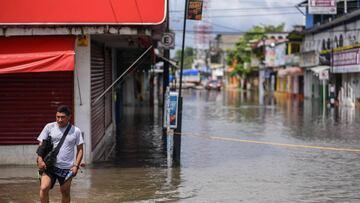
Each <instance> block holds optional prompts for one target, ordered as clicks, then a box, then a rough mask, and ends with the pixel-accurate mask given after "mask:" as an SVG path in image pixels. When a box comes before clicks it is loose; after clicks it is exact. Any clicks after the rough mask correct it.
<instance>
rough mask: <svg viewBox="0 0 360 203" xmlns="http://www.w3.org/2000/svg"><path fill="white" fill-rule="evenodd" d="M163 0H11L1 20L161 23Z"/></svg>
mask: <svg viewBox="0 0 360 203" xmlns="http://www.w3.org/2000/svg"><path fill="white" fill-rule="evenodd" d="M165 4H166V0H105V1H104V0H87V1H85V0H51V1H49V0H31V1H29V0H11V1H1V2H0V24H160V23H162V22H163V21H164V19H165V8H166V5H165Z"/></svg>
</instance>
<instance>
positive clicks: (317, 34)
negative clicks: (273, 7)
mask: <svg viewBox="0 0 360 203" xmlns="http://www.w3.org/2000/svg"><path fill="white" fill-rule="evenodd" d="M300 5H301V6H304V7H306V8H308V5H307V1H304V2H303V3H302V4H300ZM359 8H360V1H359V0H353V1H350V0H348V1H346V2H344V1H338V2H337V14H336V15H323V14H309V12H308V9H307V13H306V28H307V29H306V30H305V39H304V41H303V46H302V56H301V58H302V59H301V61H302V62H301V63H302V67H303V68H304V69H305V86H304V90H305V97H313V98H321V95H323V92H322V91H323V89H325V91H326V93H325V95H329V94H328V90H327V87H328V86H327V84H329V83H332V84H333V85H335V94H336V97H337V98H338V100H339V101H340V104H341V105H347V106H355V104H356V103H359V100H360V83H359V80H360V62H359V60H358V58H359V53H360V52H359V48H360V45H359V35H360V20H359V16H360V10H359ZM327 71H329V72H330V76H329V78H328V79H326V78H325V84H326V87H325V88H324V87H323V82H322V81H321V80H320V79H321V77H322V75H323V74H325V75H326V72H327Z"/></svg>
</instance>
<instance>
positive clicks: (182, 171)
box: [0, 90, 360, 202]
mask: <svg viewBox="0 0 360 203" xmlns="http://www.w3.org/2000/svg"><path fill="white" fill-rule="evenodd" d="M158 110H159V109H157V108H153V109H152V108H144V107H135V108H127V109H125V111H124V116H123V121H124V122H123V123H122V124H121V125H119V128H120V129H121V132H120V133H119V134H118V136H117V139H116V144H115V147H114V148H112V149H109V160H108V161H104V162H101V163H96V164H93V165H90V166H88V167H86V168H85V169H83V173H80V174H79V175H78V177H76V178H75V180H74V182H73V187H72V200H73V202H360V193H359V188H360V170H359V169H360V150H359V149H360V133H359V127H358V123H359V121H360V116H359V113H360V112H359V110H358V109H347V108H336V109H331V108H323V107H322V106H321V102H320V101H310V100H305V101H304V102H301V101H299V100H297V99H291V100H290V99H287V98H286V97H284V96H280V95H278V96H267V97H265V98H261V99H259V97H258V95H257V94H255V93H252V92H239V91H236V90H232V91H221V92H217V91H204V90H196V91H195V90H191V91H185V92H184V108H183V129H182V132H183V135H182V149H181V150H182V152H181V165H180V166H179V167H170V166H169V164H168V159H167V154H166V153H165V152H166V150H165V145H164V139H163V137H162V132H161V116H160V114H159V111H158ZM175 136H176V135H175ZM34 167H35V166H27V167H24V166H17V167H14V166H6V167H1V168H0V170H1V174H0V202H35V201H37V199H38V180H37V179H36V175H35V168H34ZM58 190H59V187H58V186H56V187H55V189H53V190H52V191H51V202H60V193H59V191H58Z"/></svg>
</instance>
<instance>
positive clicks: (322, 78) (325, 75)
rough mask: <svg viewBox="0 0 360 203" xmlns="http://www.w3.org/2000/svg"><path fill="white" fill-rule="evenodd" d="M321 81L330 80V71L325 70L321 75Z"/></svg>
mask: <svg viewBox="0 0 360 203" xmlns="http://www.w3.org/2000/svg"><path fill="white" fill-rule="evenodd" d="M319 79H320V80H328V79H329V71H328V70H323V71H321V72H320V73H319Z"/></svg>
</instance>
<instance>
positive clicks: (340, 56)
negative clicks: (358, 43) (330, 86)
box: [332, 48, 360, 73]
mask: <svg viewBox="0 0 360 203" xmlns="http://www.w3.org/2000/svg"><path fill="white" fill-rule="evenodd" d="M332 61H333V63H332V66H333V72H334V73H349V72H360V49H359V48H357V49H350V50H346V51H342V52H337V53H334V54H333V59H332Z"/></svg>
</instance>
